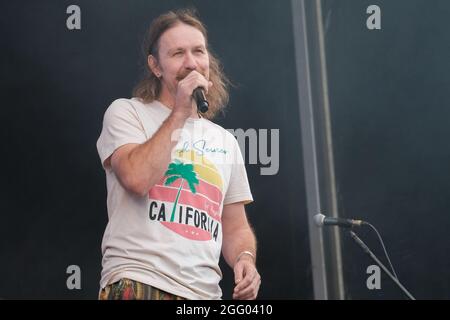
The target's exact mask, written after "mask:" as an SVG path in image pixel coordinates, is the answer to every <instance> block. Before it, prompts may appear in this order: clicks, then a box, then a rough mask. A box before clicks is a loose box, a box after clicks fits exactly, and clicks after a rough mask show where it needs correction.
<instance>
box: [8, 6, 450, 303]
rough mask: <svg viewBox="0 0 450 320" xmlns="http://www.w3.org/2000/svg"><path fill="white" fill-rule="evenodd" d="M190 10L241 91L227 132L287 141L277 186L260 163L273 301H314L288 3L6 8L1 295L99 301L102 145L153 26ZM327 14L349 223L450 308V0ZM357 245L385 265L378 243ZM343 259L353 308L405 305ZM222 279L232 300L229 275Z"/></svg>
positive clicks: (356, 253)
mask: <svg viewBox="0 0 450 320" xmlns="http://www.w3.org/2000/svg"><path fill="white" fill-rule="evenodd" d="M72 4H76V5H78V6H80V8H81V30H74V31H71V30H68V29H67V28H66V19H67V17H68V16H69V15H68V14H66V8H67V7H68V6H69V5H72ZM371 4H377V5H379V6H380V7H381V10H382V29H381V30H374V31H370V30H368V29H367V28H366V19H367V17H368V15H367V14H366V8H367V7H368V6H369V5H371ZM186 5H195V7H196V8H197V9H198V10H199V13H200V16H201V18H202V20H203V21H204V22H205V23H206V25H207V27H208V30H209V38H210V44H211V46H212V48H213V49H214V51H215V52H216V53H217V54H218V55H219V57H220V58H221V60H222V62H223V64H224V66H225V72H226V73H227V74H228V75H229V76H230V78H231V79H232V80H233V82H234V83H235V84H236V86H235V87H234V88H232V90H231V103H230V106H229V109H228V111H227V114H226V116H225V117H222V118H220V119H218V122H219V124H221V125H223V126H224V127H225V128H232V129H236V128H243V129H248V128H255V129H280V170H279V172H278V174H277V175H275V176H261V175H260V168H261V165H247V170H248V174H249V180H250V184H251V187H252V191H253V195H254V198H255V202H254V203H253V204H251V205H250V206H248V207H247V211H248V214H249V219H250V221H251V223H252V224H253V226H254V228H255V231H256V234H257V237H258V240H259V255H258V256H259V258H258V268H259V271H260V273H261V276H262V279H263V283H262V286H261V291H260V297H261V298H265V299H283V298H285V299H311V298H313V292H312V274H311V272H312V270H311V265H310V264H311V261H310V251H309V242H308V229H307V216H306V200H305V186H304V176H303V163H302V151H301V139H300V126H299V111H298V110H299V108H298V103H297V101H298V96H297V95H298V93H297V78H296V74H295V61H294V45H293V34H292V12H291V3H290V2H289V1H286V0H283V1H270V0H252V1H237V0H232V1H230V0H227V1H224V0H222V1H207V0H203V1H175V0H172V1H159V0H158V1H156V0H155V1H144V0H141V1H137V0H133V1H119V0H109V1H100V0H94V1H87V0H86V1H75V2H74V1H56V0H51V1H50V0H48V1H47V0H40V1H31V0H30V1H15V2H2V3H1V4H0V9H1V11H0V12H1V15H0V30H2V43H3V45H2V50H0V58H1V59H0V61H1V66H2V68H1V70H2V73H1V76H0V85H1V88H2V89H1V97H2V119H3V123H2V126H1V129H0V130H1V136H2V142H3V145H2V157H1V168H2V174H1V177H2V182H3V183H2V187H1V193H0V195H1V196H0V197H1V198H0V213H1V224H0V225H1V229H0V230H1V233H0V274H1V275H2V281H1V284H0V298H6V299H11V298H19V299H23V298H30V299H33V298H40V299H42V298H43V299H48V298H62V299H74V298H81V299H96V298H97V292H98V283H99V280H100V270H101V252H100V244H101V239H102V236H103V231H104V228H105V226H106V223H107V213H106V185H105V176H104V172H103V170H102V168H101V165H100V161H99V158H98V155H97V151H96V147H95V143H96V140H97V138H98V136H99V134H100V130H101V123H102V117H103V113H104V111H105V110H106V108H107V107H108V106H109V104H110V103H111V102H112V101H113V100H115V99H116V98H119V97H130V95H131V90H132V88H133V86H134V85H135V84H136V82H137V81H138V79H139V77H140V75H141V65H142V59H141V55H140V45H141V41H142V38H143V35H144V32H145V30H146V28H147V26H148V25H149V23H150V21H151V20H152V19H153V18H155V17H156V16H157V15H159V14H160V13H163V12H165V11H167V10H169V9H174V8H178V7H183V6H186ZM322 5H323V8H322V9H323V21H324V31H325V47H326V61H327V66H328V70H327V71H328V86H329V99H330V111H331V125H332V138H333V147H334V161H335V162H334V165H335V170H336V179H337V195H338V199H337V200H338V207H339V214H340V215H342V216H344V217H355V218H362V219H365V220H368V221H370V222H371V223H372V224H373V225H375V226H376V227H377V228H378V230H379V231H380V233H381V235H382V236H383V238H384V240H385V243H386V246H387V249H388V252H389V253H390V256H391V260H392V263H393V264H394V266H395V267H396V271H397V274H398V276H399V278H400V280H401V281H402V282H403V283H404V284H405V286H406V287H407V288H408V289H409V290H410V291H411V292H412V293H413V294H414V295H415V296H416V297H417V298H420V299H448V298H449V297H450V272H449V270H450V258H449V257H448V252H450V240H449V239H448V236H447V232H448V231H447V230H449V229H450V218H449V212H448V208H449V204H450V203H449V202H450V200H449V199H450V195H449V193H450V171H449V170H448V166H449V165H450V150H449V147H448V143H447V137H448V136H449V135H450V126H449V125H448V124H449V119H450V111H448V106H449V102H450V101H449V98H448V94H447V93H448V88H449V87H450V76H449V71H450V70H449V69H450V65H449V62H448V61H449V57H450V41H449V40H450V39H449V38H450V35H449V33H448V26H447V24H448V23H447V19H448V17H449V16H450V2H448V1H446V0H434V1H432V2H431V1H425V0H396V1H391V0H378V1H376V2H372V1H366V0H322ZM314 71H315V70H312V72H313V73H314ZM274 88H275V89H276V90H274ZM300 94H302V93H300ZM325 232H326V231H325ZM359 233H360V236H361V238H363V239H364V240H365V241H366V242H367V243H368V245H369V246H370V247H371V248H372V249H373V251H374V252H375V253H376V254H377V255H378V256H379V257H383V253H382V250H381V247H380V245H379V243H378V241H377V239H376V237H375V235H374V233H373V232H371V231H370V230H367V229H362V230H361V231H360V232H359ZM342 248H343V259H344V264H343V270H344V280H345V288H346V290H345V297H346V298H348V299H403V295H402V293H401V292H400V291H399V290H398V289H397V288H396V287H395V286H394V284H393V283H392V282H391V281H390V280H389V279H388V278H387V277H385V276H384V275H383V277H382V281H381V287H382V288H381V290H373V291H370V290H368V289H367V287H366V279H367V277H368V275H367V274H366V268H367V267H368V266H369V265H371V264H373V262H372V261H371V260H370V259H369V258H368V257H367V256H366V255H364V253H363V252H362V251H361V250H360V248H359V247H357V246H356V244H354V243H353V242H352V240H351V239H349V237H347V236H346V234H344V235H343V237H342ZM382 260H383V261H385V259H384V258H382ZM69 265H78V266H80V268H81V275H82V280H81V286H82V289H81V290H68V289H67V287H66V279H67V277H68V274H66V268H67V267H68V266H69ZM222 266H223V269H224V271H225V274H224V280H223V282H222V287H223V289H224V298H225V299H229V298H231V288H232V281H233V278H232V275H231V273H230V270H229V269H228V267H226V266H225V265H224V264H223V263H222Z"/></svg>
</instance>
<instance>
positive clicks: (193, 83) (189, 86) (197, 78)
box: [173, 70, 212, 118]
mask: <svg viewBox="0 0 450 320" xmlns="http://www.w3.org/2000/svg"><path fill="white" fill-rule="evenodd" d="M211 86H212V82H211V81H208V80H207V79H206V78H205V77H204V76H203V75H202V74H201V73H199V72H198V71H196V70H193V71H191V72H190V73H189V74H188V75H187V76H186V77H184V78H183V79H182V80H180V81H179V82H178V86H177V92H176V96H175V106H174V109H173V111H174V112H176V113H180V114H181V115H184V116H185V117H186V118H188V117H189V116H190V115H191V114H192V111H193V110H192V108H193V107H195V106H194V105H193V102H194V101H193V99H192V92H193V91H194V90H195V89H196V88H198V87H203V88H204V90H205V92H206V93H207V92H208V89H209V88H210V87H211Z"/></svg>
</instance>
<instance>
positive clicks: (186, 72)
mask: <svg viewBox="0 0 450 320" xmlns="http://www.w3.org/2000/svg"><path fill="white" fill-rule="evenodd" d="M192 71H193V70H186V69H183V70H181V71H179V72H178V73H177V75H176V77H175V79H176V80H177V81H181V80H183V79H184V78H186V77H187V76H188V75H189V74H190V73H191V72H192ZM196 71H197V72H198V73H200V74H201V75H202V76H204V77H205V79H207V80H209V77H208V74H207V72H206V71H205V70H200V69H199V70H196Z"/></svg>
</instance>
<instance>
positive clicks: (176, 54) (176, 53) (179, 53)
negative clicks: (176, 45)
mask: <svg viewBox="0 0 450 320" xmlns="http://www.w3.org/2000/svg"><path fill="white" fill-rule="evenodd" d="M182 54H183V52H181V51H177V52H175V53H174V54H173V55H174V56H181V55H182Z"/></svg>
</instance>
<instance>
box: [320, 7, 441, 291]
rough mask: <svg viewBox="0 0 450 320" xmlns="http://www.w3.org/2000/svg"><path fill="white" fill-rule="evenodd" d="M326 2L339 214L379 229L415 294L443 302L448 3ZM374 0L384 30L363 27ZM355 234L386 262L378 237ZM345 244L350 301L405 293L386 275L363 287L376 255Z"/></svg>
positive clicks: (346, 239) (346, 241)
mask: <svg viewBox="0 0 450 320" xmlns="http://www.w3.org/2000/svg"><path fill="white" fill-rule="evenodd" d="M322 3H323V17H324V27H325V28H324V32H325V45H326V58H327V65H328V84H329V93H330V110H331V125H332V130H333V143H334V159H335V169H336V179H337V190H338V205H339V213H340V214H341V215H342V216H345V217H356V218H362V219H365V220H367V221H369V222H371V223H372V224H373V225H374V226H375V227H377V229H378V230H379V232H380V233H381V235H382V236H383V238H384V240H385V244H386V246H387V250H388V252H389V253H390V257H391V260H392V263H393V265H394V267H395V269H396V271H397V275H398V277H399V279H400V281H401V282H403V284H404V285H405V286H406V287H407V288H408V289H409V290H410V291H411V292H412V293H413V294H414V295H415V296H416V298H418V299H449V298H450V273H449V270H450V259H449V257H448V253H449V252H450V241H449V237H448V230H450V218H449V208H450V170H449V167H450V148H449V147H448V137H449V136H450V125H449V119H450V109H449V105H450V98H449V95H448V91H449V88H450V74H449V72H448V71H449V70H450V60H449V57H450V35H449V32H448V16H449V13H450V2H449V1H445V0H435V1H430V2H429V1H420V0H414V1H409V0H402V1H400V0H398V1H390V0H379V1H365V0H364V1H341V0H339V1H338V0H324V1H322ZM372 4H377V5H378V7H379V8H380V12H381V29H380V30H368V29H367V27H366V20H367V19H368V17H369V14H366V10H367V8H368V7H369V6H370V5H372ZM372 13H373V12H372ZM359 233H360V235H361V238H362V239H363V240H365V241H366V242H367V244H368V245H369V247H371V248H372V249H373V251H374V252H375V253H376V254H377V255H378V256H379V257H380V258H381V260H382V261H383V262H385V263H386V264H387V262H386V259H385V258H384V255H383V250H382V248H381V245H380V244H379V242H378V240H377V238H376V235H375V234H374V233H373V232H372V231H370V229H368V228H364V229H362V230H361V231H360V232H359ZM342 243H343V257H344V264H343V270H344V280H345V285H346V298H354V299H403V298H404V295H403V294H402V293H401V291H400V290H399V289H398V288H396V287H395V285H394V284H393V282H392V281H391V280H390V279H389V278H387V277H386V276H384V275H383V276H382V278H381V283H380V289H379V290H377V289H374V290H369V289H368V288H367V286H366V284H367V283H366V282H367V279H368V278H369V276H370V274H367V273H366V271H367V267H368V266H370V265H372V264H374V263H373V261H372V260H370V258H369V257H368V256H366V255H365V254H364V253H363V252H362V250H361V249H360V248H359V247H357V245H356V244H355V243H353V241H352V239H351V238H349V237H347V236H345V237H343V238H342ZM371 274H372V272H371ZM370 282H371V283H372V284H373V283H374V282H373V281H370Z"/></svg>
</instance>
